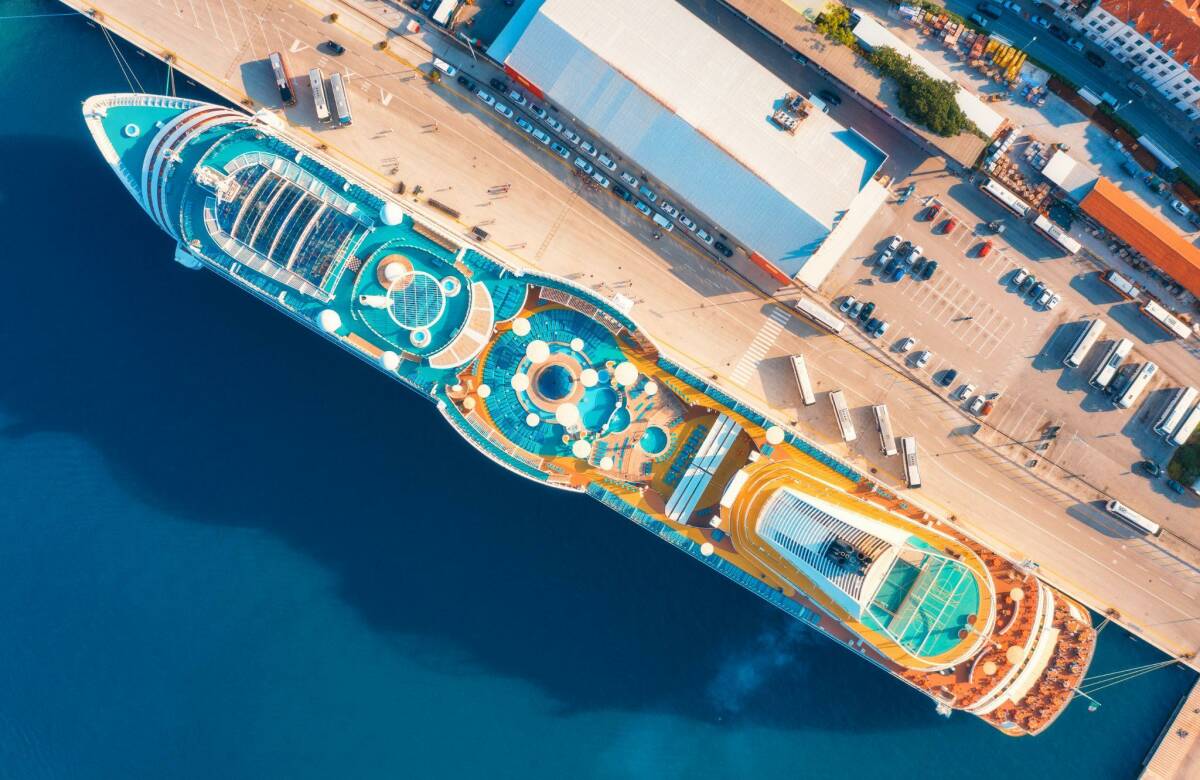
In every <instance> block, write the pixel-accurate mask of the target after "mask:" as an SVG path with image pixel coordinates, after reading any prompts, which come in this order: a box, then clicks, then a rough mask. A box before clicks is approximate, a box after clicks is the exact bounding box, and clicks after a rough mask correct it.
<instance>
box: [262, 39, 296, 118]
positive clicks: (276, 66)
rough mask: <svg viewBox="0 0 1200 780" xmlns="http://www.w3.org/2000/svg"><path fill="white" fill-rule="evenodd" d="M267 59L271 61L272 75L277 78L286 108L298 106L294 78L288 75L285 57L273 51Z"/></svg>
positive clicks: (276, 81)
mask: <svg viewBox="0 0 1200 780" xmlns="http://www.w3.org/2000/svg"><path fill="white" fill-rule="evenodd" d="M267 59H269V60H270V61H271V73H272V74H273V75H274V76H275V86H276V88H278V89H279V98H280V99H281V100H282V101H283V104H284V105H285V106H294V105H296V93H295V92H293V91H292V76H291V74H290V73H288V69H287V63H286V62H284V61H283V55H282V54H280V53H279V52H277V51H273V52H271V55H270V57H268V58H267Z"/></svg>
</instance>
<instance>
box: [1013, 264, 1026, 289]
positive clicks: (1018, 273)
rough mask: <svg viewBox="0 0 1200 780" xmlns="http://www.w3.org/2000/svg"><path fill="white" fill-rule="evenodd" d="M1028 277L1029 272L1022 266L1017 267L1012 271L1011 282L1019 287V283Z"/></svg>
mask: <svg viewBox="0 0 1200 780" xmlns="http://www.w3.org/2000/svg"><path fill="white" fill-rule="evenodd" d="M1028 278H1029V272H1028V271H1026V270H1025V269H1024V268H1018V269H1017V270H1015V271H1013V275H1012V283H1013V284H1015V285H1017V286H1018V287H1020V286H1021V284H1022V283H1023V282H1024V281H1025V280H1026V279H1028Z"/></svg>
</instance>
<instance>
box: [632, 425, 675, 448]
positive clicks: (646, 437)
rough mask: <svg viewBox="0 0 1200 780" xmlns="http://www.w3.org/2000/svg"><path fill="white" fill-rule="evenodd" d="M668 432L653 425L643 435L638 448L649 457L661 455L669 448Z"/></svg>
mask: <svg viewBox="0 0 1200 780" xmlns="http://www.w3.org/2000/svg"><path fill="white" fill-rule="evenodd" d="M667 441H668V438H667V432H666V431H664V430H663V429H662V428H660V427H659V426H657V425H651V426H650V427H649V428H647V429H646V432H645V433H643V434H642V438H641V441H639V442H638V446H640V447H641V448H642V450H643V451H645V452H646V454H648V455H660V454H662V451H663V450H665V449H666V448H667Z"/></svg>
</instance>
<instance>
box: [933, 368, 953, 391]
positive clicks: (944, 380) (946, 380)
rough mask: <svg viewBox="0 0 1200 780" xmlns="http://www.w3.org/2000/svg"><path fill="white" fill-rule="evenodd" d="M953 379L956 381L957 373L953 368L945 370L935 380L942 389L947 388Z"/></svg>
mask: <svg viewBox="0 0 1200 780" xmlns="http://www.w3.org/2000/svg"><path fill="white" fill-rule="evenodd" d="M955 379H958V371H957V370H956V369H953V368H947V369H946V370H945V371H943V372H942V374H941V376H939V377H938V378H937V383H938V384H939V385H941V386H942V387H949V386H950V385H951V384H952V383H953V382H954V380H955Z"/></svg>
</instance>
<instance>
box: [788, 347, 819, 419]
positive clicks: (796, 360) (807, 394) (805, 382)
mask: <svg viewBox="0 0 1200 780" xmlns="http://www.w3.org/2000/svg"><path fill="white" fill-rule="evenodd" d="M792 373H793V374H795V375H796V386H797V387H799V388H800V400H801V401H803V402H804V405H805V406H812V405H813V404H815V403H816V402H817V396H816V395H814V394H813V389H812V382H811V381H810V380H809V378H808V365H807V364H806V363H805V362H804V356H803V355H792Z"/></svg>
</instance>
